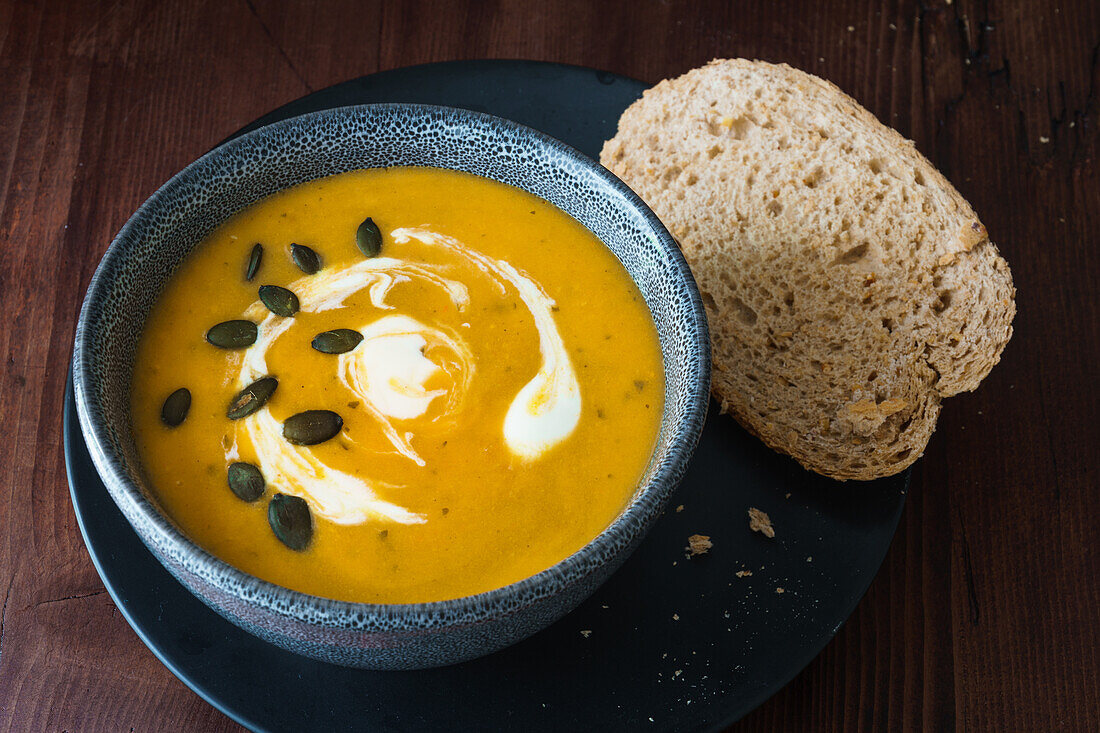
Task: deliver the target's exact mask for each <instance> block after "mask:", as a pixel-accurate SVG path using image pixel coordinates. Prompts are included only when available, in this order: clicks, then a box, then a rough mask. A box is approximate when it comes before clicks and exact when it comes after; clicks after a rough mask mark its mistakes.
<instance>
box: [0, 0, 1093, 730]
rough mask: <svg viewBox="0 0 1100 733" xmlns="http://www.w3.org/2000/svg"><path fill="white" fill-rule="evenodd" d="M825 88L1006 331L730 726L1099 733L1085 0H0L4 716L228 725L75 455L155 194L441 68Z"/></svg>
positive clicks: (84, 723)
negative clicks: (115, 542) (973, 274)
mask: <svg viewBox="0 0 1100 733" xmlns="http://www.w3.org/2000/svg"><path fill="white" fill-rule="evenodd" d="M725 56H746V57H754V58H761V59H766V60H770V61H785V62H788V63H791V64H793V65H796V66H799V67H802V68H804V69H807V70H809V71H812V72H814V73H816V74H819V75H821V76H824V77H826V78H828V79H830V80H832V81H833V82H835V83H837V84H838V85H839V86H840V87H841V88H842V89H844V90H845V91H847V92H848V93H850V94H852V95H853V96H854V97H855V98H856V99H857V100H859V101H860V102H862V103H863V104H864V105H866V106H867V107H868V108H870V109H871V111H873V112H874V113H875V114H876V115H878V117H879V118H880V119H882V120H884V121H886V122H887V123H889V124H891V125H893V126H894V127H896V128H898V129H899V130H900V131H901V132H902V133H903V134H904V135H906V136H907V137H910V138H912V139H914V140H915V141H916V144H917V147H918V148H919V149H920V150H921V151H922V152H923V153H924V154H925V155H926V156H928V157H929V158H930V159H931V160H932V161H933V163H935V164H936V165H937V166H938V167H939V168H940V169H941V170H942V171H943V172H944V173H945V174H946V175H947V176H948V178H950V179H951V180H952V181H953V182H954V183H955V185H956V186H957V187H958V188H959V189H960V190H961V191H962V193H963V195H964V196H966V197H967V198H968V199H969V200H970V201H971V202H972V203H973V204H974V206H975V208H976V209H977V210H978V212H979V213H980V215H981V217H982V219H983V220H984V222H985V224H986V225H987V226H988V228H989V231H990V232H991V234H992V236H993V238H994V240H995V241H996V242H997V243H998V244H999V246H1000V248H1001V251H1002V253H1003V254H1004V256H1005V258H1006V259H1007V260H1008V261H1009V263H1010V264H1011V266H1012V271H1013V275H1014V276H1015V280H1016V286H1017V288H1018V290H1019V293H1018V301H1017V302H1018V306H1019V313H1018V315H1017V317H1016V322H1015V329H1016V334H1015V337H1014V338H1013V340H1012V343H1011V344H1010V345H1009V347H1008V349H1007V351H1006V352H1005V354H1004V358H1003V361H1002V363H1001V364H1000V365H999V366H998V367H997V368H996V369H994V370H993V373H992V375H991V376H990V378H989V379H988V380H986V382H985V383H984V384H983V385H982V387H981V389H979V390H978V391H977V392H976V393H974V394H970V395H965V396H962V397H958V398H955V399H952V400H950V401H948V402H947V404H946V409H945V410H944V412H943V416H942V417H941V419H940V427H939V431H938V432H937V433H936V435H935V437H934V438H933V439H932V443H931V445H930V446H929V449H928V451H927V452H926V454H925V456H924V458H923V459H922V460H921V461H919V462H918V463H917V465H916V469H915V472H914V475H913V484H912V490H911V492H910V495H909V503H908V506H907V507H906V509H905V515H904V517H903V519H902V523H901V527H900V529H899V531H898V534H897V536H896V537H895V539H894V543H893V546H892V548H891V550H890V553H889V555H888V556H887V558H886V562H885V564H884V565H883V568H882V571H881V572H880V573H879V575H878V578H877V579H876V580H875V582H874V584H873V585H872V586H871V589H870V591H869V592H868V594H867V596H866V598H865V599H864V600H863V602H862V603H861V604H860V606H859V608H858V609H857V610H856V612H855V614H854V615H853V616H852V617H851V619H850V620H849V621H848V623H847V624H846V625H845V626H844V628H843V629H841V631H840V633H839V634H838V635H837V637H836V639H835V640H834V641H833V642H832V643H831V644H829V646H828V647H827V648H826V649H825V651H824V652H823V653H822V654H821V656H820V657H819V658H818V659H817V660H815V661H814V662H813V663H812V664H811V665H810V666H809V668H807V669H806V670H805V671H804V672H803V673H802V674H801V675H800V676H799V677H798V678H797V679H796V680H795V681H794V682H792V683H791V684H790V685H789V686H788V687H787V688H786V689H784V690H783V691H782V692H781V693H780V694H778V695H777V696H776V697H775V698H773V699H772V700H771V701H770V702H768V703H766V704H765V705H764V706H762V707H761V708H760V709H759V710H757V711H756V712H754V713H752V714H751V715H749V716H748V717H747V718H746V719H745V720H743V721H742V722H741V723H740V724H738V725H737V726H735V728H736V729H737V730H768V731H772V730H794V729H800V730H856V729H858V730H912V729H917V728H923V729H932V730H942V729H945V728H950V727H952V726H957V727H964V728H967V729H971V730H1080V731H1095V730H1100V672H1098V663H1097V662H1098V660H1100V580H1098V579H1097V573H1098V572H1100V508H1098V507H1100V492H1098V489H1100V470H1098V467H1097V462H1096V461H1097V458H1100V431H1098V430H1097V427H1096V425H1097V420H1098V418H1100V399H1098V393H1100V390H1098V389H1097V378H1098V377H1100V367H1098V362H1100V346H1098V342H1100V295H1098V287H1100V253H1098V249H1097V247H1098V245H1100V237H1098V235H1097V232H1098V231H1100V164H1098V162H1097V152H1098V150H1097V147H1098V143H1100V136H1098V135H1097V123H1098V119H1097V118H1098V114H1100V111H1098V110H1100V3H1096V2H1095V0H1051V1H1050V2H1034V3H1028V2H1024V1H1022V0H1021V1H1020V2H995V1H994V0H990V1H989V2H977V1H976V0H955V1H954V2H951V0H928V2H926V3H921V4H918V3H915V2H910V1H909V0H899V1H898V2H891V3H881V4H880V3H878V2H873V3H868V4H867V5H864V4H862V3H858V2H813V3H804V4H802V3H793V2H792V3H789V4H787V3H779V2H771V1H769V0H763V1H761V2H753V3H722V4H720V3H713V4H711V3H707V2H701V1H699V0H695V1H692V2H675V1H673V0H667V1H666V2H656V1H654V0H636V1H632V2H623V3H614V4H612V3H597V2H592V3H590V2H582V1H577V2H563V1H559V2H551V1H544V2H524V1H523V0H500V1H499V2H493V3H482V2H476V1H474V0H471V1H469V2H453V3H431V2H419V3H415V2H410V3H398V2H385V3H366V2H361V1H360V0H342V1H340V2H324V3H321V2H312V1H309V0H302V1H301V2H297V3H293V4H292V3H279V2H274V1H273V0H241V1H239V2H205V3H186V2H174V3H161V2H152V1H151V0H120V1H119V2H112V3H106V2H104V3H94V2H86V3H75V2H72V3H65V2H54V3H49V4H44V3H37V2H25V1H22V0H0V302H2V303H3V306H2V308H0V312H2V314H3V321H2V325H0V354H2V356H3V360H4V362H3V375H2V380H3V381H2V382H0V385H2V386H0V428H2V431H3V439H2V440H0V490H2V491H3V497H2V499H0V593H2V595H3V611H2V620H0V634H2V638H0V728H2V729H3V730H17V731H30V730H35V731H38V730H50V731H53V730H70V731H72V730H79V731H95V730H105V731H119V730H138V731H159V730H211V731H221V730H237V729H238V726H236V724H234V723H232V722H231V721H229V720H228V719H227V718H226V717H224V716H223V715H222V714H221V713H219V712H217V711H215V710H214V709H213V708H211V707H210V706H209V705H207V704H206V703H205V702H203V701H202V700H201V699H200V698H199V697H197V696H196V695H195V694H194V693H192V692H191V691H190V690H188V689H187V688H186V687H185V686H184V685H183V684H182V683H180V682H179V681H177V680H176V679H175V678H174V677H172V675H171V674H169V672H168V671H167V670H166V669H165V668H164V667H163V666H161V664H160V663H159V662H158V661H157V660H156V659H155V658H154V657H153V655H152V654H151V653H150V652H149V651H148V650H146V648H145V647H144V646H142V644H141V642H140V641H139V639H138V638H137V636H136V635H135V634H134V633H133V632H132V631H131V630H130V628H129V627H128V626H127V625H126V623H125V621H124V620H123V619H122V617H121V616H120V615H119V613H118V612H117V610H116V609H115V607H114V604H113V603H112V602H111V599H110V597H109V596H108V595H107V594H106V592H105V590H104V589H103V586H102V584H101V583H100V580H99V577H98V576H97V575H96V572H95V570H94V568H93V567H92V564H91V562H90V560H89V557H88V554H87V552H86V551H85V549H84V546H83V544H82V542H81V539H80V535H79V533H78V531H77V528H76V524H75V520H74V518H73V512H72V509H71V507H70V504H69V495H68V492H67V489H66V483H65V470H64V464H63V458H62V451H61V437H60V435H61V412H62V393H63V390H64V384H65V374H66V364H67V362H68V359H69V356H70V350H71V340H72V333H73V325H74V322H75V319H76V314H77V310H78V307H79V304H80V301H81V297H82V295H83V293H84V289H85V287H86V286H87V283H88V280H89V278H90V277H91V274H92V272H93V270H94V269H95V267H96V264H97V263H98V261H99V258H100V256H101V255H102V253H103V251H104V249H105V248H106V246H107V244H108V242H110V240H111V237H112V236H113V235H114V233H115V232H116V231H117V230H118V229H119V227H120V226H121V225H122V223H123V222H124V221H125V220H126V219H127V217H128V216H129V215H130V213H131V212H132V211H133V210H134V209H135V208H136V207H137V206H138V204H140V203H141V202H142V201H143V200H144V199H145V198H146V197H147V196H149V195H150V194H151V193H152V192H153V191H154V190H155V189H156V187H157V186H159V185H160V184H161V183H162V182H164V181H165V180H166V179H167V178H168V177H169V176H171V175H172V174H173V173H175V172H176V171H177V170H179V169H180V168H182V167H183V166H185V165H186V164H187V163H189V162H190V161H191V160H193V159H194V158H196V157H197V156H198V155H200V154H201V153H203V152H204V151H205V150H207V149H208V148H209V147H210V146H211V145H213V144H214V143H216V142H217V141H219V140H221V139H222V138H224V137H226V136H227V135H228V134H230V133H231V132H233V131H234V130H236V129H237V128H239V127H240V126H242V125H243V124H245V123H247V122H249V121H251V120H252V119H254V118H256V117H258V116H259V115H261V114H263V113H265V112H267V111H269V110H271V109H273V108H275V107H277V106H279V105H281V104H283V103H284V102H287V101H289V100H291V99H294V98H296V97H298V96H301V95H303V94H305V93H307V92H309V91H311V90H315V89H319V88H322V87H325V86H327V85H330V84H333V83H336V82H339V81H343V80H346V79H350V78H353V77H356V76H360V75H363V74H369V73H371V72H374V71H378V70H381V69H389V68H393V67H397V66H403V65H409V64H417V63H423V62H428V61H438V60H446V59H459V58H478V57H509V58H532V59H544V60H551V61H563V62H569V63H574V64H583V65H588V66H594V67H598V68H603V69H608V70H610V71H614V72H618V73H621V74H626V75H629V76H633V77H637V78H639V79H644V80H647V81H657V80H658V79H661V78H663V77H667V76H673V75H677V74H680V73H682V72H684V71H686V70H687V69H690V68H692V67H694V66H698V65H700V64H703V63H705V62H706V61H708V60H709V59H711V58H714V57H725Z"/></svg>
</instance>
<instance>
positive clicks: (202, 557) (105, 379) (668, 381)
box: [73, 104, 710, 669]
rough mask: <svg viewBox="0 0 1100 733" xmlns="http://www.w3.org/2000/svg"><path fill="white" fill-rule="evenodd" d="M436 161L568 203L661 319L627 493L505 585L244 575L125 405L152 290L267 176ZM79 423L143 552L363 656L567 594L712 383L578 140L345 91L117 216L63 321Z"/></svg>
mask: <svg viewBox="0 0 1100 733" xmlns="http://www.w3.org/2000/svg"><path fill="white" fill-rule="evenodd" d="M399 165H400V166H433V167H438V168H450V169H454V170H460V171H466V172H468V173H474V174H477V175H480V176H484V177H487V178H492V179H495V180H497V181H502V182H504V183H508V184H511V185H513V186H517V187H519V188H521V189H524V190H526V191H529V192H530V193H533V194H535V195H536V196H539V197H541V198H543V199H545V200H546V201H549V202H550V203H552V204H554V205H555V206H557V207H558V208H560V209H562V210H564V211H565V212H567V213H568V214H570V215H571V216H572V217H573V218H575V219H576V220H577V221H579V222H580V223H581V224H583V225H584V226H586V227H587V228H588V229H589V230H591V231H592V232H593V233H594V234H595V235H596V236H597V237H599V238H600V239H601V240H602V241H603V242H604V244H606V245H607V246H608V247H609V248H610V249H611V251H612V252H614V253H615V255H616V256H617V257H618V258H619V260H620V261H621V262H622V263H623V265H624V266H625V267H626V269H627V271H628V272H629V273H630V275H631V277H632V278H633V279H634V282H635V283H636V284H637V285H638V287H639V289H640V290H641V292H642V294H643V295H644V297H645V300H646V303H647V304H648V306H649V310H650V313H651V314H652V316H653V321H654V323H655V324H656V327H657V332H658V334H659V337H660V342H661V351H662V355H663V358H664V370H665V408H664V414H663V416H662V420H661V428H660V435H659V439H658V443H657V446H656V448H655V449H654V452H653V456H652V458H651V460H650V463H649V466H648V468H647V469H646V471H645V475H644V476H643V477H642V479H641V481H640V482H639V485H638V488H637V490H636V491H635V493H634V496H633V498H632V499H631V501H630V502H629V504H628V506H627V507H626V508H625V509H624V510H623V512H622V513H621V514H620V515H619V516H618V518H617V519H615V521H614V522H613V523H612V524H611V526H609V527H608V528H607V529H606V530H604V531H603V532H602V533H601V534H600V535H599V536H597V537H596V538H595V539H594V540H592V541H591V542H590V543H588V545H586V546H585V547H584V548H582V549H581V550H579V551H578V552H576V553H574V554H573V555H571V556H570V557H568V558H566V559H565V560H562V561H561V562H559V563H558V564H557V565H555V566H553V567H552V568H549V569H548V570H544V571H543V572H540V573H538V574H536V575H533V576H531V577H529V578H527V579H525V580H521V581H519V582H517V583H513V584H512V585H509V586H506V587H504V588H498V589H496V590H493V591H489V592H487V593H480V594H478V595H474V596H469V597H465V598H459V599H456V600H450V601H439V602H433V603H414V604H389V605H382V604H366V603H349V602H345V601H335V600H331V599H327V598H319V597H316V596H311V595H307V594H304V593H299V592H297V591H292V590H288V589H286V588H283V587H281V586H278V585H274V584H272V583H269V582H267V581H264V580H260V579H258V578H255V577H253V576H251V575H248V574H246V573H244V572H241V571H240V570H238V569H236V568H234V567H232V566H231V565H229V564H227V563H225V562H223V561H222V560H220V559H218V558H217V557H214V556H213V555H211V554H210V553H208V552H206V551H205V550H203V549H202V548H201V547H199V546H198V545H196V544H195V543H194V542H192V541H191V540H190V539H189V538H188V537H187V536H186V535H185V534H184V533H183V532H182V531H181V530H180V528H179V527H178V526H177V525H176V524H175V522H174V521H173V520H172V519H171V518H169V517H168V516H167V515H166V514H165V513H164V512H163V511H162V510H161V508H160V506H159V505H158V503H157V500H156V498H155V495H154V494H153V493H152V492H151V491H150V490H149V485H148V481H147V479H146V477H145V475H144V472H143V470H142V468H141V462H140V460H139V458H138V454H137V450H136V448H135V444H134V439H133V434H132V431H133V427H132V421H131V416H130V400H129V392H130V382H131V375H132V369H133V360H134V353H135V347H136V345H137V341H138V337H139V335H140V334H141V330H142V326H143V324H144V323H145V319H146V317H147V315H148V313H149V310H150V308H151V307H152V306H153V303H154V301H155V300H156V299H157V296H158V295H159V294H160V292H161V290H162V289H163V288H164V285H165V283H166V282H167V280H168V279H169V277H171V275H172V273H173V271H174V270H175V269H176V267H177V266H178V265H179V264H180V262H181V261H182V260H183V259H184V258H185V257H186V256H187V254H188V253H189V252H190V251H191V249H192V248H193V247H194V246H195V245H196V244H197V243H198V242H200V241H201V240H202V239H203V238H204V237H205V236H206V235H207V234H208V233H209V232H210V231H212V230H213V229H214V228H215V227H217V226H218V225H219V224H221V223H222V222H224V221H225V220H226V219H228V218H229V217H230V216H232V215H233V214H235V213H236V212H238V211H240V210H241V209H243V208H245V207H246V206H248V205H250V204H252V203H254V202H255V201H258V200H259V199H261V198H263V197H265V196H267V195H269V194H272V193H275V192H276V191H279V190H281V189H284V188H287V187H290V186H293V185H295V184H298V183H302V182H303V181H308V180H311V179H315V178H320V177H323V176H328V175H332V174H335V173H340V172H343V171H347V170H352V169H357V168H377V167H384V166H399ZM73 362H74V368H73V374H74V376H73V381H74V387H75V393H76V404H77V413H78V415H79V418H80V428H81V431H82V432H83V434H84V439H85V440H86V441H87V443H88V448H89V450H90V452H91V456H92V459H93V461H94V463H95V466H96V469H97V470H98V471H99V474H100V476H101V477H102V479H103V482H104V484H105V485H106V486H107V490H108V491H109V492H110V495H111V498H112V499H114V501H115V503H116V504H117V505H118V507H119V509H121V510H122V513H123V514H124V515H125V517H126V519H127V520H128V521H129V522H130V524H131V525H132V526H133V528H134V530H135V531H136V532H137V534H138V536H139V537H141V539H142V541H143V542H144V543H145V544H146V546H147V547H148V548H149V549H150V550H151V551H152V553H153V554H154V555H155V556H156V557H157V559H158V560H159V561H160V562H161V563H162V564H163V565H164V566H165V567H166V568H167V569H168V570H169V571H170V572H171V573H172V574H173V575H174V576H175V577H176V578H177V579H178V580H179V581H180V582H181V583H183V584H184V585H185V586H186V587H187V588H188V589H189V590H190V591H191V592H192V593H194V594H195V595H196V596H198V597H199V598H200V599H202V600H203V601H204V602H205V603H206V604H207V605H208V606H210V607H211V608H212V609H214V610H215V611H217V612H218V613H219V614H221V615H222V616H224V617H225V618H226V619H228V620H229V621H231V622H233V623H235V624H237V625H238V626H240V627H241V628H243V629H245V630H247V631H249V632H251V633H253V634H255V635H257V636H259V637H260V638H262V639H265V640H266V641H268V642H271V643H273V644H277V645H278V646H280V647H283V648H285V649H288V650H290V651H292V652H297V653H300V654H305V655H307V656H310V657H314V658H316V659H321V660H323V661H327V662H332V663H335V664H343V665H348V666H354V667H365V668H370V669H418V668H425V667H435V666H441V665H446V664H453V663H455V662H460V661H463V660H467V659H472V658H474V657H478V656H482V655H484V654H488V653H490V652H493V651H496V650H498V649H501V648H503V647H505V646H507V645H509V644H512V643H514V642H516V641H519V640H520V639H523V638H526V637H527V636H530V635H531V634H534V633H535V632H537V631H539V630H540V629H542V628H544V627H546V626H547V625H549V624H550V623H551V622H553V621H555V620H556V619H558V618H560V617H561V616H563V615H564V614H566V613H568V612H569V611H571V610H572V609H573V608H575V607H576V606H577V604H579V603H580V602H581V601H582V600H584V599H585V598H586V597H587V596H588V595H589V594H590V593H592V591H593V590H595V589H596V587H597V586H599V585H600V583H602V582H603V581H604V580H606V579H607V577H608V576H609V575H610V574H611V573H612V572H613V571H614V570H615V569H616V568H617V567H618V566H619V565H620V564H621V563H622V562H623V560H625V559H626V557H627V556H628V555H629V554H630V552H631V551H632V550H633V549H634V548H635V547H636V546H637V544H638V543H639V542H640V541H641V539H642V537H643V535H644V534H645V533H646V530H647V529H648V528H649V527H650V525H651V524H652V523H653V522H654V520H655V519H656V518H657V516H658V515H659V514H660V512H661V510H662V509H663V507H664V506H665V504H666V502H667V501H668V498H669V496H670V495H671V494H672V492H673V490H674V489H675V487H676V485H677V483H678V482H679V480H680V477H681V476H682V475H683V473H684V470H685V469H686V467H687V464H688V461H689V460H690V458H691V455H692V452H693V451H694V449H695V445H696V442H697V441H698V438H699V434H700V432H701V431H702V428H703V421H704V418H705V416H706V410H707V404H708V393H709V390H710V340H709V335H708V331H707V323H706V316H705V314H704V312H703V306H702V303H701V301H700V298H699V292H698V290H697V289H696V287H695V282H694V280H693V279H692V276H691V272H690V271H689V270H688V266H687V264H686V263H685V262H684V259H683V257H682V256H681V255H680V252H679V250H678V249H677V247H676V244H675V243H674V242H673V240H672V238H671V237H670V236H669V234H668V232H667V231H666V230H665V228H664V227H663V226H662V225H661V223H660V222H659V221H658V220H657V217H656V216H655V215H654V214H653V212H651V211H650V210H649V209H648V208H647V207H646V205H645V204H644V203H643V202H642V201H641V199H639V198H638V197H637V196H636V195H635V194H634V193H633V192H632V191H631V190H630V189H629V188H627V186H626V185H625V184H623V183H622V182H621V181H620V180H619V179H617V178H616V177H615V176H613V175H612V174H611V173H609V172H608V171H607V170H605V169H604V168H602V167H601V166H600V165H599V164H597V163H596V162H594V161H593V160H591V159H590V158H588V157H586V156H584V155H582V154H580V153H579V152H577V151H576V150H574V149H573V148H570V147H569V146H567V145H565V144H563V143H561V142H558V141H557V140H554V139H552V138H550V137H547V136H546V135H543V134H542V133H539V132H536V131H535V130H532V129H530V128H527V127H523V126H521V125H517V124H515V123H513V122H509V121H507V120H502V119H499V118H496V117H491V116H489V115H484V114H479V113H476V112H469V111H466V110H459V109H451V108H446V107H430V106H424V105H411V104H384V105H364V106H358V107H344V108H341V109H333V110H327V111H323V112H317V113H314V114H309V115H304V116H302V117H296V118H293V119H289V120H285V121H283V122H279V123H276V124H273V125H269V126H267V127H264V128H261V129H259V130H256V131H254V132H252V133H250V134H247V135H244V136H242V137H240V138H237V139H235V140H232V141H230V142H228V143H225V144H224V145H222V146H220V147H218V148H216V149H215V150H213V151H211V152H210V153H208V154H206V155H204V156H203V157H202V158H200V159H199V160H197V161H195V162H194V163H192V164H191V165H189V166H187V168H185V169H184V170H183V171H181V172H180V173H179V174H178V175H176V176H175V177H173V178H172V179H171V180H170V181H168V183H166V184H165V185H164V186H163V187H161V189H160V190H159V191H157V192H156V193H155V194H153V196H152V197H151V198H150V199H149V200H148V201H146V202H145V203H144V204H143V205H142V206H141V208H139V209H138V210H137V213H135V214H134V215H133V217H131V218H130V220H129V221H128V222H126V225H125V226H123V227H122V230H121V231H120V232H119V234H118V236H117V237H116V238H115V240H114V242H112V243H111V246H110V248H109V249H108V250H107V253H106V255H105V256H104V257H103V261H102V262H101V263H100V265H99V268H98V269H97V270H96V273H95V275H94V276H93V278H92V282H91V285H90V286H89V288H88V294H87V296H86V297H85V299H84V305H83V308H82V309H81V312H80V320H79V322H78V324H77V329H76V345H75V352H74V357H73Z"/></svg>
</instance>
